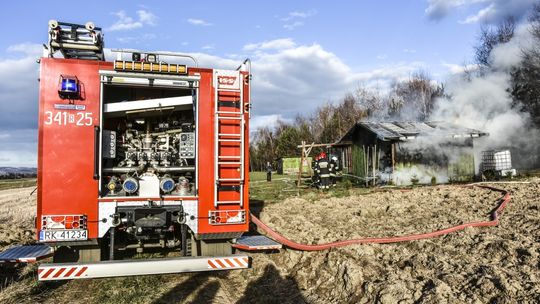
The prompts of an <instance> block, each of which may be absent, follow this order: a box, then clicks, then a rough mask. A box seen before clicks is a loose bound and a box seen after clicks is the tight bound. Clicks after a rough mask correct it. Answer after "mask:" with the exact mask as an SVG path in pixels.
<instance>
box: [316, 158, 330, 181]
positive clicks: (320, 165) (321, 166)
mask: <svg viewBox="0 0 540 304" xmlns="http://www.w3.org/2000/svg"><path fill="white" fill-rule="evenodd" d="M318 159H319V160H318V161H317V173H318V175H319V184H318V186H319V189H328V188H329V187H330V164H329V162H328V159H327V158H326V153H324V152H321V154H319V157H318Z"/></svg>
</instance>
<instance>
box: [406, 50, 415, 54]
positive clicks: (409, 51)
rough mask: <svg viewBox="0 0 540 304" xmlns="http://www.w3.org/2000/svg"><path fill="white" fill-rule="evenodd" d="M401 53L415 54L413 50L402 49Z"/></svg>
mask: <svg viewBox="0 0 540 304" xmlns="http://www.w3.org/2000/svg"><path fill="white" fill-rule="evenodd" d="M403 53H409V54H414V53H416V50H415V49H403Z"/></svg>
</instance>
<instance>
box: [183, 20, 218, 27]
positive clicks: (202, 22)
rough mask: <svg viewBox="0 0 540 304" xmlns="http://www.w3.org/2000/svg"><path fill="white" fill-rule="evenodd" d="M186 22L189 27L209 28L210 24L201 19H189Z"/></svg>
mask: <svg viewBox="0 0 540 304" xmlns="http://www.w3.org/2000/svg"><path fill="white" fill-rule="evenodd" d="M187 22H188V23H189V24H191V25H200V26H210V25H212V23H210V22H207V21H204V20H202V19H194V18H189V19H188V20H187Z"/></svg>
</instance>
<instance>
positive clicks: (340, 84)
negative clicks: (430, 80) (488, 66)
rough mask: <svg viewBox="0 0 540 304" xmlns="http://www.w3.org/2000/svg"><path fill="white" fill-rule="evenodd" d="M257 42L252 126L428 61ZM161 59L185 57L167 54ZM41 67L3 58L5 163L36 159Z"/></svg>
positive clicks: (202, 56) (385, 81)
mask: <svg viewBox="0 0 540 304" xmlns="http://www.w3.org/2000/svg"><path fill="white" fill-rule="evenodd" d="M253 45H254V47H251V48H249V47H248V49H251V50H252V51H251V53H250V55H251V57H252V60H253V65H252V73H253V82H252V84H253V86H252V102H253V112H252V115H253V116H252V118H253V121H252V129H255V128H257V127H258V126H263V125H269V126H272V125H274V124H275V123H276V122H277V121H278V120H283V121H287V120H288V119H292V118H293V117H294V116H296V115H297V114H298V113H310V112H311V111H313V110H314V109H315V108H317V107H318V106H321V105H323V104H324V103H326V102H327V101H337V100H339V99H340V98H342V97H343V96H344V95H345V94H346V93H347V92H348V91H352V90H354V89H355V88H357V87H358V85H359V84H363V85H365V86H368V87H369V86H371V87H375V86H376V87H378V88H385V87H388V86H389V85H390V84H391V82H392V81H393V80H395V79H406V78H407V77H409V75H410V73H411V72H413V71H415V70H417V69H419V68H421V67H423V65H422V63H420V62H413V63H401V64H395V65H388V66H384V67H381V68H379V69H375V70H371V71H363V72H359V71H354V70H353V69H351V68H350V67H349V66H348V65H347V64H346V63H345V62H344V61H343V60H341V59H340V58H339V57H338V56H337V55H335V54H333V53H331V52H329V51H328V50H326V49H324V48H323V47H322V46H321V45H318V44H313V45H298V44H297V43H296V42H295V41H294V40H292V39H290V40H287V38H285V39H283V40H280V39H277V41H263V42H259V43H253ZM11 49H12V50H13V51H14V52H15V51H16V52H20V51H21V50H22V49H23V48H22V47H15V46H13V47H12V48H11ZM105 51H106V55H107V58H113V57H114V56H112V55H111V54H110V50H108V49H106V50H105ZM23 54H24V53H23ZM191 55H193V56H195V57H196V58H197V59H198V60H199V63H200V66H201V67H211V68H217V69H236V68H237V67H238V66H239V64H240V62H241V58H239V56H236V55H235V56H234V57H232V58H226V57H225V58H224V57H220V56H214V55H210V54H208V53H203V52H201V53H192V54H191ZM161 59H162V60H164V61H167V62H175V60H176V61H179V59H173V58H172V57H170V58H167V57H166V56H163V57H162V58H161ZM181 62H183V63H187V64H189V65H192V64H193V63H190V62H188V61H181ZM38 69H39V65H38V64H36V62H35V57H33V56H27V55H26V54H24V57H23V58H19V59H3V60H2V59H0V105H2V111H0V130H2V131H1V134H0V135H1V137H0V138H1V141H2V145H0V158H2V159H9V161H4V162H2V161H0V164H10V165H15V164H16V165H35V155H36V143H35V142H36V138H37V135H36V134H37V132H36V127H37V109H38V104H37V102H38V82H37V78H38ZM13 70H17V71H18V73H13V72H12V71H13ZM4 105H7V106H4ZM4 134H9V136H10V137H9V138H7V137H6V135H4ZM15 139H16V140H17V142H15V141H14V140H15ZM14 151H15V152H14ZM17 151H19V152H18V153H16V152H17Z"/></svg>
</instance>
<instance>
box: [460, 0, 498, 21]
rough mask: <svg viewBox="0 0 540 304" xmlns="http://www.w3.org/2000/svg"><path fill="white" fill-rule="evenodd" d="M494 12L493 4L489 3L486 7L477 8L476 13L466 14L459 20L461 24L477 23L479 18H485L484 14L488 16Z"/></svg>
mask: <svg viewBox="0 0 540 304" xmlns="http://www.w3.org/2000/svg"><path fill="white" fill-rule="evenodd" d="M494 12H495V4H494V3H491V4H490V5H489V6H488V7H486V8H483V9H481V10H479V11H478V12H477V13H476V14H474V15H470V16H468V17H467V18H466V19H465V20H461V21H459V23H461V24H471V23H477V22H479V21H480V20H483V19H486V16H489V15H491V14H493V13H494Z"/></svg>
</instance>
